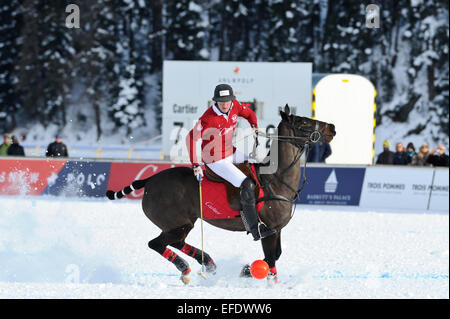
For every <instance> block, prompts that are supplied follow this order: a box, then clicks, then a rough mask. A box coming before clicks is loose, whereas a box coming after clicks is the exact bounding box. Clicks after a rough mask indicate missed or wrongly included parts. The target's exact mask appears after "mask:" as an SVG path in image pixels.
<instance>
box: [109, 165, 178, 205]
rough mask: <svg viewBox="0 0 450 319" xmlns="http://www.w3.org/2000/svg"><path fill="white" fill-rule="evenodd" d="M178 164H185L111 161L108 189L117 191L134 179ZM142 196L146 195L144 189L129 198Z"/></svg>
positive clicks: (143, 177) (148, 175) (147, 176)
mask: <svg viewBox="0 0 450 319" xmlns="http://www.w3.org/2000/svg"><path fill="white" fill-rule="evenodd" d="M176 166H183V165H179V164H169V163H164V164H163V163H111V171H110V174H109V182H108V189H111V190H113V191H115V192H117V191H119V190H121V189H123V188H124V187H125V186H128V185H130V184H131V183H132V182H133V181H134V180H137V179H145V178H149V177H150V176H152V175H155V174H157V173H159V172H161V171H163V170H165V169H168V168H171V167H176ZM105 191H106V190H105ZM142 196H144V189H140V190H136V191H134V192H132V193H131V194H129V195H128V196H127V198H130V199H140V198H142Z"/></svg>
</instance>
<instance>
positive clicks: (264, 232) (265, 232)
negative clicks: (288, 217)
mask: <svg viewBox="0 0 450 319" xmlns="http://www.w3.org/2000/svg"><path fill="white" fill-rule="evenodd" d="M258 231H259V235H260V237H261V238H266V237H270V236H272V235H274V234H275V233H276V230H273V229H270V228H269V227H268V226H267V225H266V224H264V223H261V224H259V227H258Z"/></svg>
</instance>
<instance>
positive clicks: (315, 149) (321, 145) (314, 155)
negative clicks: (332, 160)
mask: <svg viewBox="0 0 450 319" xmlns="http://www.w3.org/2000/svg"><path fill="white" fill-rule="evenodd" d="M330 155H331V147H330V144H328V143H327V142H325V141H324V142H317V143H314V144H313V145H312V147H311V149H310V150H309V153H308V159H307V161H308V162H313V163H325V159H326V158H327V157H328V156H330Z"/></svg>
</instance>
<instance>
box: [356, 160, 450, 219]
mask: <svg viewBox="0 0 450 319" xmlns="http://www.w3.org/2000/svg"><path fill="white" fill-rule="evenodd" d="M432 178H433V170H432V169H429V168H419V167H405V166H396V167H394V166H389V167H385V166H376V167H367V168H366V175H365V178H364V183H363V188H362V193H361V199H360V207H363V208H399V209H411V210H421V211H423V212H424V213H425V212H426V211H427V208H428V200H429V198H430V187H431V182H432ZM447 185H448V182H447Z"/></svg>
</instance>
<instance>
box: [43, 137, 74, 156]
mask: <svg viewBox="0 0 450 319" xmlns="http://www.w3.org/2000/svg"><path fill="white" fill-rule="evenodd" d="M45 156H47V157H69V152H68V151H67V146H66V144H64V143H63V142H62V135H61V134H59V133H58V134H56V136H55V141H54V142H53V143H50V144H49V145H48V147H47V152H46V153H45Z"/></svg>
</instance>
